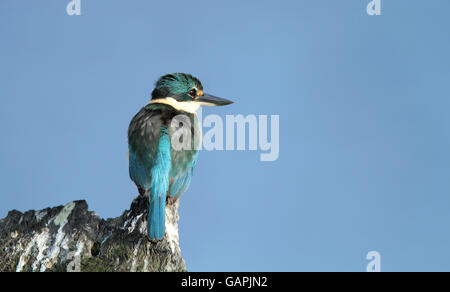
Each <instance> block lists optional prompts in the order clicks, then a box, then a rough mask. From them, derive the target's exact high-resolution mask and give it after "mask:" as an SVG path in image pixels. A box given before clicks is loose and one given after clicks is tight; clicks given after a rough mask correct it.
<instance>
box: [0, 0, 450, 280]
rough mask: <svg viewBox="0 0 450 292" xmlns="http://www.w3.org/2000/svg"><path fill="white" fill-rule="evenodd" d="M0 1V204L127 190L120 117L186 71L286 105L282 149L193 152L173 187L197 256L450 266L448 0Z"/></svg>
mask: <svg viewBox="0 0 450 292" xmlns="http://www.w3.org/2000/svg"><path fill="white" fill-rule="evenodd" d="M368 2H369V0H351V1H332V0H328V1H325V0H304V1H261V0H259V1H250V0H246V1H235V0H229V1H206V0H205V1H196V0H192V1H170V2H163V1H143V0H141V1H137V0H136V1H118V0H108V1H106V0H95V1H94V0H82V16H72V17H70V16H68V15H67V14H66V10H65V9H66V7H65V6H66V5H67V3H69V0H66V1H64V0H45V1H44V0H41V1H24V0H3V1H1V2H0V64H1V65H0V80H1V86H0V100H1V104H2V105H1V107H0V133H1V135H2V139H1V143H0V161H1V163H0V177H1V179H0V182H1V197H0V217H5V216H6V214H7V212H8V211H9V210H11V209H18V210H21V211H26V210H28V209H40V208H45V207H48V206H55V205H59V204H65V203H67V202H70V201H72V200H78V199H85V200H87V201H88V204H89V206H90V209H91V210H95V211H96V212H97V213H98V214H99V215H101V216H102V217H104V218H105V217H116V216H119V215H120V214H121V212H122V211H123V210H125V209H127V208H129V205H130V203H131V201H132V199H133V198H134V197H135V196H136V195H137V191H136V189H135V186H134V185H133V183H132V182H131V181H130V180H129V178H128V161H127V158H126V152H127V136H126V131H127V127H128V124H129V121H130V120H131V118H132V117H133V115H134V114H135V113H136V112H137V111H138V110H139V109H140V108H141V107H142V106H143V105H144V104H146V103H147V102H148V100H149V98H150V92H151V90H152V88H153V84H154V82H155V81H156V79H157V78H158V76H160V75H163V74H165V73H172V72H189V73H192V74H194V75H196V76H197V77H199V78H200V79H201V80H202V82H203V85H204V87H205V91H207V92H210V93H212V94H216V95H218V96H222V97H225V98H229V99H233V100H234V101H235V104H234V105H232V106H229V107H222V108H207V109H205V110H204V111H203V113H204V114H208V113H214V114H219V115H221V116H225V115H227V114H232V115H236V114H243V115H248V114H258V115H259V114H265V115H272V114H277V115H280V157H279V159H278V160H277V161H275V162H264V163H263V162H260V161H259V153H258V152H256V151H212V152H208V151H202V152H201V153H200V156H199V162H198V165H197V168H196V172H195V175H194V178H193V181H192V184H191V187H190V188H189V190H188V191H187V193H185V194H184V195H183V197H182V199H181V207H180V215H181V220H180V237H181V248H182V253H183V255H184V257H185V259H186V262H187V266H188V269H189V270H191V271H365V267H366V265H367V263H368V261H367V260H366V259H365V256H366V254H367V252H368V251H372V250H376V251H379V252H380V253H381V263H382V270H384V271H440V270H447V271H448V270H450V252H449V249H448V247H449V246H450V233H449V224H450V212H449V211H448V209H449V206H450V198H449V191H450V171H449V167H450V152H449V149H450V131H449V130H450V115H449V114H448V108H449V106H450V99H449V97H450V88H449V86H450V85H449V84H450V83H449V80H450V57H449V52H450V37H449V32H448V30H449V27H450V17H449V15H448V13H449V11H450V2H449V1H447V0H433V1H412V0H411V1H406V0H396V1H388V0H382V4H383V6H382V14H383V15H382V16H374V17H373V16H372V17H370V16H368V15H367V14H366V11H365V7H366V5H367V3H368Z"/></svg>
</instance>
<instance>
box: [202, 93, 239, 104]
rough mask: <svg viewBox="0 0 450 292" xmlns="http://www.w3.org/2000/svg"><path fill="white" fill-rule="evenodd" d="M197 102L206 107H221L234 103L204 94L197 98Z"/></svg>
mask: <svg viewBox="0 0 450 292" xmlns="http://www.w3.org/2000/svg"><path fill="white" fill-rule="evenodd" d="M197 101H198V102H200V103H201V104H202V105H206V106H220V105H228V104H232V103H233V102H232V101H231V100H228V99H225V98H220V97H217V96H214V95H210V94H207V93H205V94H203V95H202V96H199V97H198V98H197Z"/></svg>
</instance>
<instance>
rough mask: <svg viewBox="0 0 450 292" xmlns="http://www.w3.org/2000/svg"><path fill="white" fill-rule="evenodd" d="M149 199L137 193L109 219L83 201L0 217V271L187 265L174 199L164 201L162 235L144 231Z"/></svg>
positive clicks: (155, 268) (174, 268)
mask: <svg viewBox="0 0 450 292" xmlns="http://www.w3.org/2000/svg"><path fill="white" fill-rule="evenodd" d="M147 212H148V200H147V198H145V197H142V196H139V197H137V198H136V199H135V200H134V201H133V203H132V204H131V207H130V209H129V210H127V211H125V212H124V213H123V214H122V216H120V217H117V218H114V219H107V220H104V219H101V218H100V217H99V216H98V215H97V214H95V213H94V212H90V211H88V205H87V203H86V202H85V201H74V202H71V203H69V204H67V205H66V206H59V207H54V208H47V209H44V210H40V211H33V210H32V211H28V212H25V213H21V212H19V211H16V210H13V211H10V212H9V213H8V216H7V217H6V218H4V219H2V220H0V271H2V272H7V271H18V272H22V271H23V272H27V271H33V272H39V271H40V272H51V271H54V272H65V271H67V270H68V268H69V269H71V270H74V271H81V272H90V271H93V272H96V271H98V272H109V271H110V272H116V271H117V272H118V271H131V272H147V271H149V272H152V271H186V265H185V262H184V260H183V258H182V257H181V251H180V247H179V240H178V223H177V222H178V219H179V217H178V202H177V203H175V204H173V205H168V206H166V235H165V236H164V239H163V240H162V241H159V242H154V241H150V240H149V239H148V237H147Z"/></svg>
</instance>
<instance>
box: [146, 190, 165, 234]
mask: <svg viewBox="0 0 450 292" xmlns="http://www.w3.org/2000/svg"><path fill="white" fill-rule="evenodd" d="M149 200H150V209H149V210H148V237H150V238H151V239H156V240H161V239H162V238H163V237H164V231H165V230H164V229H165V224H166V222H165V221H166V198H165V196H162V197H154V198H151V197H150V198H149Z"/></svg>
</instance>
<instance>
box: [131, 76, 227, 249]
mask: <svg viewBox="0 0 450 292" xmlns="http://www.w3.org/2000/svg"><path fill="white" fill-rule="evenodd" d="M151 96H152V97H151V100H150V102H149V103H148V104H147V105H146V106H144V107H143V108H142V109H141V110H140V111H139V112H138V113H137V114H136V115H135V116H134V118H133V119H132V120H131V123H130V126H129V128H128V153H129V172H130V178H131V180H132V181H133V182H134V183H135V184H136V186H137V188H138V190H139V194H140V195H142V196H147V197H148V198H149V202H150V204H149V211H148V237H149V238H150V239H152V240H161V239H162V238H163V237H164V233H165V210H166V204H173V203H175V202H176V201H177V200H178V199H179V198H180V196H181V194H183V193H184V192H185V191H186V190H187V188H188V187H189V184H190V182H191V178H192V174H193V171H194V167H195V165H196V162H197V157H198V147H196V146H197V145H196V144H197V143H198V141H199V140H198V139H199V137H201V135H202V134H201V125H200V123H199V121H198V119H197V115H196V111H197V109H198V108H199V107H200V106H202V105H205V106H223V105H228V104H232V103H233V102H232V101H230V100H227V99H224V98H220V97H216V96H213V95H209V94H206V93H204V92H203V86H202V83H201V82H200V80H198V79H197V78H196V77H194V76H192V75H191V74H186V73H173V74H167V75H164V76H161V77H160V78H159V79H158V81H157V82H156V84H155V88H154V90H153V91H152V95H151ZM180 117H185V119H183V118H180ZM183 126H184V127H185V128H186V127H188V131H185V132H182V133H184V134H185V135H180V134H179V133H180V127H183ZM189 135H191V137H188V136H189ZM184 139H185V140H184ZM183 140H184V142H185V144H184V146H186V144H188V146H189V147H179V146H177V147H175V146H176V145H175V144H179V142H180V143H182V142H183Z"/></svg>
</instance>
